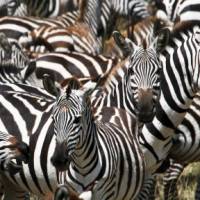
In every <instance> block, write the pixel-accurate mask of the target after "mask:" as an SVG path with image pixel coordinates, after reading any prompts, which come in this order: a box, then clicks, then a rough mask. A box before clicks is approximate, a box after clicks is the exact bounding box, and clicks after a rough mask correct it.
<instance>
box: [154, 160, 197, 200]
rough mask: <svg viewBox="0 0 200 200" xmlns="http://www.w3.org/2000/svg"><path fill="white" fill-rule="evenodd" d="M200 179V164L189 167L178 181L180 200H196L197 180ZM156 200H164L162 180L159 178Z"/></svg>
mask: <svg viewBox="0 0 200 200" xmlns="http://www.w3.org/2000/svg"><path fill="white" fill-rule="evenodd" d="M198 178H200V163H194V164H192V165H189V166H188V167H187V168H186V169H185V170H184V172H183V174H182V175H181V177H180V179H179V181H178V194H179V200H194V194H195V190H196V184H197V179H198ZM156 193H157V194H156V197H157V198H156V200H163V186H162V178H161V177H159V181H158V185H157V190H156Z"/></svg>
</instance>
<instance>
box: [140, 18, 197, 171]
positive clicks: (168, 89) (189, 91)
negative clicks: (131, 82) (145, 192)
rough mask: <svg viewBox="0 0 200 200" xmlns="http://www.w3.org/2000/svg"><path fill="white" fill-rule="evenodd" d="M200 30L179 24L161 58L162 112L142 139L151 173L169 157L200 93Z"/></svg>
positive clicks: (147, 127)
mask: <svg viewBox="0 0 200 200" xmlns="http://www.w3.org/2000/svg"><path fill="white" fill-rule="evenodd" d="M199 30H200V29H199V26H198V25H197V24H196V23H192V22H190V23H181V25H180V24H179V25H177V26H176V27H175V29H174V30H173V32H172V35H171V37H170V41H169V43H168V45H167V47H166V48H165V49H164V50H163V52H162V54H161V55H160V56H161V57H160V59H161V65H162V69H163V76H162V81H161V85H160V87H161V95H160V100H159V103H158V105H157V107H156V109H157V111H158V112H156V115H155V117H154V119H153V121H152V122H151V123H148V124H145V125H144V126H143V128H142V131H141V134H140V136H139V142H140V144H141V148H142V150H143V152H144V156H145V157H147V158H148V159H146V166H147V167H146V170H147V171H148V172H149V173H150V174H152V173H154V172H156V169H158V166H160V164H161V163H162V161H163V160H164V159H165V158H166V156H167V155H168V154H169V151H170V148H171V146H172V136H173V135H174V132H175V128H176V127H177V126H178V125H179V124H180V123H181V121H182V120H183V118H184V116H185V114H186V112H187V110H188V108H189V106H190V104H191V103H192V99H193V97H194V95H195V93H196V92H198V91H199V86H200V85H199V83H200V82H199V75H198V73H199V68H198V66H199V62H200V60H199V53H200V52H199V50H200V49H199V36H200V35H199V33H200V32H199ZM178 58H181V59H178ZM175 63H176V64H175ZM183 73H184V76H183ZM172 83H173V84H172ZM149 140H151V141H152V143H151V144H150V143H149Z"/></svg>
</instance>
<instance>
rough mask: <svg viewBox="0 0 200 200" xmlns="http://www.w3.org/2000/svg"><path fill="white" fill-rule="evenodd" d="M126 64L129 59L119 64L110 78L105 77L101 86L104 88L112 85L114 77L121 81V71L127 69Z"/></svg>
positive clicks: (109, 75)
mask: <svg viewBox="0 0 200 200" xmlns="http://www.w3.org/2000/svg"><path fill="white" fill-rule="evenodd" d="M126 62H127V59H124V60H122V61H121V62H119V63H118V64H117V65H116V66H115V67H113V68H112V70H111V72H110V73H109V74H108V76H107V77H105V78H104V79H103V80H101V83H100V85H101V86H102V87H106V86H107V85H109V84H110V82H112V78H113V77H115V78H116V79H121V76H120V71H121V70H123V71H124V70H125V69H126Z"/></svg>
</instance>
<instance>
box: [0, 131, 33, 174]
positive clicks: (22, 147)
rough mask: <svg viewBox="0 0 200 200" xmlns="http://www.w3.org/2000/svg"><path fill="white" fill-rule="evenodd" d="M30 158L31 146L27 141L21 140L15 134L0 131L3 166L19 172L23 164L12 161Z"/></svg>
mask: <svg viewBox="0 0 200 200" xmlns="http://www.w3.org/2000/svg"><path fill="white" fill-rule="evenodd" d="M13 159H16V160H17V161H24V162H25V163H27V162H28V160H29V147H28V146H27V144H26V143H24V142H22V141H19V140H18V139H17V138H16V137H15V136H13V135H10V134H8V133H5V132H0V163H1V168H3V169H4V170H7V171H10V170H11V171H13V170H14V171H15V172H17V171H18V170H19V169H20V168H21V166H20V165H18V164H15V163H14V162H12V160H13Z"/></svg>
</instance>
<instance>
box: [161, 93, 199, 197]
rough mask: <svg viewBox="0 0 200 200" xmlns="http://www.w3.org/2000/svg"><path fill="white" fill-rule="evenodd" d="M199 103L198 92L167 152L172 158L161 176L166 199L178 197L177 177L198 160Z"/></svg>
mask: <svg viewBox="0 0 200 200" xmlns="http://www.w3.org/2000/svg"><path fill="white" fill-rule="evenodd" d="M199 104H200V94H199V93H197V94H196V95H195V97H194V99H193V102H192V104H191V106H190V108H189V109H188V111H187V114H186V116H185V118H184V120H183V121H182V123H181V124H180V125H179V126H178V127H177V129H176V130H175V133H176V135H175V137H174V138H173V146H172V149H171V150H170V153H169V158H171V159H172V160H171V163H170V167H169V169H167V171H166V173H165V174H164V177H163V184H164V195H165V198H166V199H171V198H178V193H177V190H176V183H177V180H178V178H179V177H180V175H181V173H182V171H183V170H184V168H185V167H186V166H188V165H189V164H190V163H192V162H198V161H199V158H200V156H199V155H200V154H199V148H198V141H199V139H198V138H199V113H198V110H199ZM197 188H198V187H197ZM197 195H198V193H197V194H196V196H197ZM196 198H197V197H196ZM197 199H198V198H197Z"/></svg>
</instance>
